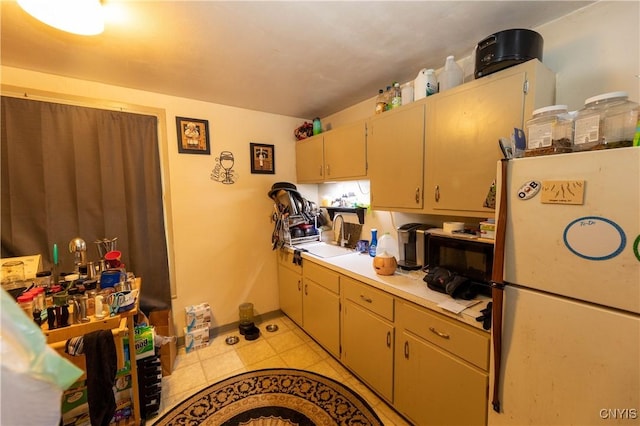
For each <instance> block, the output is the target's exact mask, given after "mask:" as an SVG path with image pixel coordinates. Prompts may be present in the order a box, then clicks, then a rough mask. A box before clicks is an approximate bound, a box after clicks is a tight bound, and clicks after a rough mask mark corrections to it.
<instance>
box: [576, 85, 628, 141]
mask: <svg viewBox="0 0 640 426" xmlns="http://www.w3.org/2000/svg"><path fill="white" fill-rule="evenodd" d="M637 123H638V104H637V103H635V102H632V101H629V97H628V95H627V93H626V92H611V93H605V94H603V95H598V96H594V97H591V98H589V99H587V100H586V101H585V102H584V108H582V109H581V110H580V111H578V115H577V116H576V119H575V124H574V141H573V143H574V150H576V151H586V150H591V149H603V148H621V147H627V146H632V145H633V137H634V135H635V131H636V125H637Z"/></svg>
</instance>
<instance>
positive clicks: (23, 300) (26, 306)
mask: <svg viewBox="0 0 640 426" xmlns="http://www.w3.org/2000/svg"><path fill="white" fill-rule="evenodd" d="M17 302H18V305H20V307H21V308H22V310H23V311H24V313H25V314H27V316H28V317H29V318H32V317H33V294H31V293H23V294H22V295H20V296H18V299H17Z"/></svg>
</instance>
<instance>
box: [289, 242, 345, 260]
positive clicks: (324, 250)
mask: <svg viewBox="0 0 640 426" xmlns="http://www.w3.org/2000/svg"><path fill="white" fill-rule="evenodd" d="M293 248H294V249H305V250H306V251H308V252H309V253H311V254H313V255H314V256H318V257H323V258H328V257H336V256H344V255H346V254H353V253H356V251H355V250H354V249H350V248H347V247H340V246H339V245H334V244H327V243H322V242H312V243H303V244H296V245H295V246H293Z"/></svg>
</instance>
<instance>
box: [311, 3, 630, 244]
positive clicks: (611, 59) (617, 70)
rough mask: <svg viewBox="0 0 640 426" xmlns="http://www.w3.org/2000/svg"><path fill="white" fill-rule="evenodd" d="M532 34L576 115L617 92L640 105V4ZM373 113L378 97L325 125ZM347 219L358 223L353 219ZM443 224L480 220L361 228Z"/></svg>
mask: <svg viewBox="0 0 640 426" xmlns="http://www.w3.org/2000/svg"><path fill="white" fill-rule="evenodd" d="M534 30H536V31H537V32H539V33H540V34H541V35H542V37H543V39H544V52H543V63H544V64H545V65H546V66H547V67H548V68H550V69H551V70H552V71H554V72H555V73H556V103H558V104H567V105H568V106H569V109H570V110H577V109H580V108H581V107H582V106H583V105H584V100H585V99H587V98H589V97H591V96H594V95H598V94H602V93H607V92H613V91H618V90H622V91H626V92H627V93H628V94H629V99H630V100H633V101H635V102H640V78H638V75H639V74H640V2H638V1H600V2H598V3H594V4H592V5H589V6H587V7H585V8H583V9H580V10H578V11H576V12H574V13H572V14H570V15H567V16H564V17H562V18H560V19H557V20H555V21H553V22H550V23H547V24H545V25H542V26H540V27H538V28H534ZM476 43H477V40H469V45H470V46H475V44H476ZM443 63H444V58H443ZM459 63H460V65H461V66H462V68H463V69H464V70H465V75H473V68H474V59H473V58H472V56H469V57H466V58H462V59H461V60H460V61H459ZM436 71H437V72H439V71H440V70H436ZM417 72H418V70H416V74H417ZM467 78H469V77H467ZM374 109H375V96H374V97H372V98H370V99H367V100H366V101H363V102H360V103H358V104H356V105H352V106H351V107H349V108H346V109H344V110H342V111H340V112H338V113H335V114H332V115H330V116H328V117H324V118H323V119H322V122H323V125H324V126H327V127H328V128H336V127H339V126H342V125H345V124H348V123H351V122H354V121H357V120H362V119H366V118H367V117H370V116H371V115H373V113H374ZM332 185H335V184H332ZM343 185H345V186H346V184H343ZM321 186H324V187H325V188H321V189H319V191H318V193H319V194H320V195H321V196H322V195H325V194H327V193H332V192H334V190H333V189H332V187H331V186H328V185H327V184H325V185H321ZM338 192H339V191H338ZM345 219H347V221H351V222H353V221H355V219H354V218H352V217H350V216H349V217H348V216H345ZM445 220H455V221H463V222H466V223H467V224H468V225H469V226H473V225H474V224H476V223H477V222H478V221H479V219H473V218H460V217H458V218H451V217H437V216H425V215H416V214H402V213H389V212H382V211H378V212H371V213H370V214H369V215H368V216H367V218H366V223H365V226H364V227H363V238H368V235H369V230H370V229H371V228H378V229H379V230H382V232H391V233H393V232H394V230H395V229H396V228H397V226H400V225H402V224H404V223H409V222H421V223H428V224H432V225H438V224H439V223H441V222H442V221H445ZM394 237H397V236H396V235H394Z"/></svg>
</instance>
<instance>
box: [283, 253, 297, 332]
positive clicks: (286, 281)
mask: <svg viewBox="0 0 640 426" xmlns="http://www.w3.org/2000/svg"><path fill="white" fill-rule="evenodd" d="M278 293H279V294H278V295H279V298H280V309H281V310H282V312H284V313H285V314H286V315H287V316H288V317H289V318H291V319H292V320H293V322H295V323H296V324H298V325H299V326H300V327H302V326H303V324H302V267H301V266H299V265H296V264H294V263H293V253H289V252H288V251H284V250H278Z"/></svg>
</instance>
